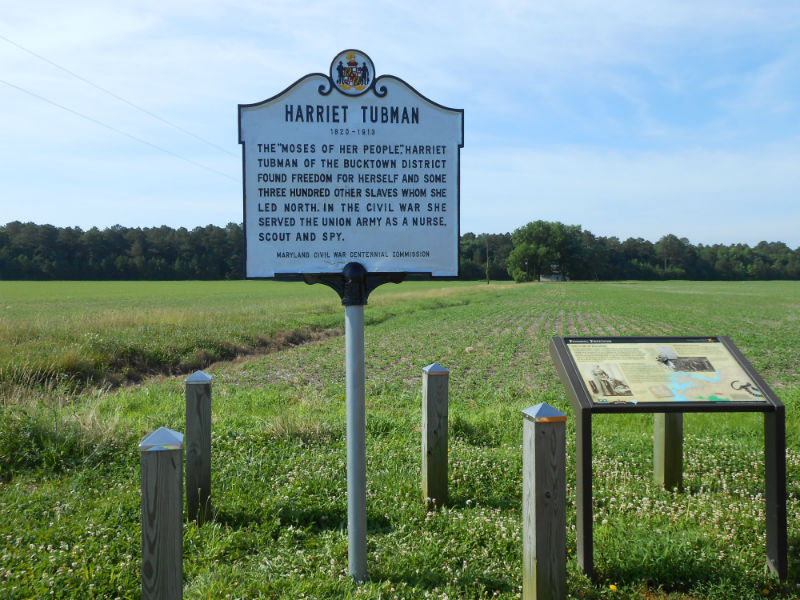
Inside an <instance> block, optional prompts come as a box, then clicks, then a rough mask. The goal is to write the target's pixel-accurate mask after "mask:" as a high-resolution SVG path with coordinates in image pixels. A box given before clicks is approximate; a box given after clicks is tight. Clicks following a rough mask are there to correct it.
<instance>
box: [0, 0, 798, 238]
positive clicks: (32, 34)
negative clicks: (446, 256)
mask: <svg viewBox="0 0 800 600" xmlns="http://www.w3.org/2000/svg"><path fill="white" fill-rule="evenodd" d="M0 36H1V37H0V137H1V138H2V141H3V143H2V144H1V145H0V175H1V176H0V223H6V222H8V221H12V220H20V221H33V222H36V223H51V224H54V225H58V226H68V225H69V226H74V225H77V226H80V227H82V228H84V229H87V228H89V227H92V226H98V227H101V228H103V227H108V226H111V225H114V224H120V225H124V226H159V225H162V224H166V225H170V226H172V227H179V226H184V227H188V228H193V227H195V226H202V225H207V224H210V223H213V224H217V225H225V224H226V223H228V222H231V221H233V222H240V221H241V220H242V201H241V197H242V187H241V150H240V146H239V145H238V143H237V134H238V132H237V105H238V104H239V103H251V102H256V101H259V100H262V99H264V98H267V97H270V96H272V95H274V94H276V93H278V92H280V91H282V90H283V89H284V88H285V87H287V86H288V85H290V84H291V83H293V82H294V81H295V80H296V79H298V78H299V77H301V76H302V75H305V74H307V73H312V72H326V71H327V69H328V67H329V65H330V61H331V60H332V58H333V57H334V56H335V55H336V54H337V53H338V52H339V51H340V50H343V49H345V48H359V49H360V50H363V51H364V52H366V53H367V54H369V56H370V57H371V58H372V60H373V61H374V63H375V67H376V73H377V74H378V75H380V74H391V75H396V76H398V77H401V78H402V79H404V80H406V81H407V82H408V83H410V84H411V85H412V86H414V87H415V88H416V89H418V90H419V91H420V92H422V93H423V94H424V95H426V96H427V97H429V98H431V99H432V100H435V101H437V102H439V103H440V104H443V105H446V106H450V107H454V108H463V109H464V111H465V118H464V121H465V132H464V138H465V146H464V148H463V150H462V153H461V231H462V232H466V231H473V232H476V233H482V232H492V233H496V232H507V231H513V230H514V229H515V228H516V227H519V226H521V225H524V224H525V223H527V222H529V221H532V220H535V219H545V220H550V221H561V222H563V223H567V224H577V225H581V226H583V228H584V229H588V230H590V231H592V232H593V233H594V234H595V235H603V236H612V235H615V236H617V237H619V238H620V239H623V240H624V239H626V238H628V237H644V238H646V239H650V240H652V241H656V240H658V239H659V238H660V237H661V236H663V235H665V234H668V233H674V234H676V235H678V236H679V237H687V238H688V239H689V240H690V241H691V242H692V243H695V244H697V243H703V244H713V243H726V244H728V243H737V242H743V243H748V244H751V245H754V244H756V243H758V242H759V241H761V240H767V241H776V240H777V241H784V242H786V243H787V244H789V245H790V246H791V247H792V248H795V247H798V246H800V3H796V2H785V1H770V0H767V1H752V2H744V1H739V0H725V1H716V0H709V1H705V2H698V1H697V0H693V1H689V2H684V1H681V0H653V1H649V2H648V1H644V2H643V1H641V0H638V1H632V0H630V1H629V0H615V1H614V2H607V1H603V2H600V1H594V0H583V1H580V0H576V1H569V0H567V1H564V0H562V1H558V2H555V1H540V2H514V1H507V2H494V3H493V2H458V3H449V2H417V1H415V0H407V1H398V2H361V1H351V2H347V3H333V2H315V1H313V0H312V1H308V2H303V3H299V2H288V1H287V2H270V1H264V2H258V3H254V2H245V1H244V0H229V1H225V0H223V1H219V2H212V1H203V0H197V1H192V2H188V1H182V0H177V1H174V0H170V1H168V2H164V1H163V0H160V1H158V2H156V1H142V2H125V1H120V2H113V3H112V2H107V1H105V0H103V1H97V2H91V1H80V0H78V1H76V2H70V3H62V2H54V1H41V2H35V3H22V2H16V3H11V4H10V5H9V6H6V7H4V9H3V16H2V18H0ZM32 53H33V54H32ZM34 54H35V55H38V56H35V55H34ZM59 67H61V68H59ZM64 69H66V71H65V70H64ZM67 71H69V72H67ZM70 72H71V73H70ZM73 74H74V75H78V76H80V78H78V77H75V76H74V75H73ZM81 78H82V79H81ZM87 82H90V83H87ZM92 84H93V85H92ZM96 86H99V87H100V88H103V89H104V90H107V91H109V92H112V93H113V95H110V94H109V93H107V92H105V91H102V90H100V89H98V87H96ZM126 101H127V102H126ZM54 103H55V104H58V105H59V106H56V105H55V104H54ZM129 103H132V104H134V105H136V107H138V108H136V107H134V106H131V105H130V104H129ZM141 109H143V110H141ZM144 111H147V112H144ZM76 113H79V114H76ZM147 113H151V114H147ZM79 115H82V116H79ZM152 115H156V116H158V117H159V118H160V119H163V120H165V121H167V123H165V122H164V121H161V120H158V119H156V118H154V117H153V116H152ZM187 132H188V133H187Z"/></svg>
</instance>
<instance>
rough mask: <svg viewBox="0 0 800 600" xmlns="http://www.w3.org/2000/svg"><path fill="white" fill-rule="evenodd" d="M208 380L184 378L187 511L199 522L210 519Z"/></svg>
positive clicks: (198, 375) (201, 375)
mask: <svg viewBox="0 0 800 600" xmlns="http://www.w3.org/2000/svg"><path fill="white" fill-rule="evenodd" d="M211 379H212V377H211V375H206V374H205V373H203V372H202V371H197V372H195V373H194V374H193V375H191V376H190V377H187V378H186V512H187V518H188V519H189V520H190V521H195V520H196V521H197V522H198V523H202V522H204V521H207V520H208V519H210V518H211Z"/></svg>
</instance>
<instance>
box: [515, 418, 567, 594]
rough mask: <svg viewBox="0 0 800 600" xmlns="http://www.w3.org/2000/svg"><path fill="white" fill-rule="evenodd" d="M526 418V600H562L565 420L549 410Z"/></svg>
mask: <svg viewBox="0 0 800 600" xmlns="http://www.w3.org/2000/svg"><path fill="white" fill-rule="evenodd" d="M522 415H523V425H522V598H523V600H564V598H566V597H567V520H566V519H567V517H566V513H567V507H566V503H567V497H566V496H567V491H566V490H567V485H566V478H567V474H566V431H565V430H566V420H567V417H566V416H565V415H564V413H562V412H561V411H559V410H556V409H555V408H553V407H552V406H549V405H547V404H537V405H536V406H532V407H531V408H528V409H525V410H524V411H522Z"/></svg>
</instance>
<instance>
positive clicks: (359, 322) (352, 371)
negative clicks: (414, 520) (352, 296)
mask: <svg viewBox="0 0 800 600" xmlns="http://www.w3.org/2000/svg"><path fill="white" fill-rule="evenodd" d="M344 337H345V353H346V359H345V368H346V377H347V557H348V564H349V567H350V576H351V577H352V578H353V579H354V580H355V581H366V579H367V462H366V454H367V450H366V439H365V438H366V434H365V431H366V417H365V412H366V411H365V400H364V305H363V304H359V305H353V306H345V308H344Z"/></svg>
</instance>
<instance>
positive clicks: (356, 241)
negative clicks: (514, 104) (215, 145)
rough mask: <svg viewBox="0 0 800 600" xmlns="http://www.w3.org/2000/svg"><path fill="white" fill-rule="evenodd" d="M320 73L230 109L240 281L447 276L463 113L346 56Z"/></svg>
mask: <svg viewBox="0 0 800 600" xmlns="http://www.w3.org/2000/svg"><path fill="white" fill-rule="evenodd" d="M351 63H352V64H351ZM330 73H331V75H330V76H328V75H324V74H311V75H307V76H305V77H303V78H302V79H300V80H299V81H297V82H296V83H295V84H293V85H292V86H290V87H289V88H288V89H286V90H285V91H284V92H282V93H280V94H279V95H277V96H275V97H274V98H271V99H269V100H265V101H263V102H259V103H257V104H248V105H240V106H239V141H240V143H241V144H242V145H243V169H244V174H243V177H244V222H245V239H246V253H247V258H246V275H247V277H250V278H269V277H274V276H275V275H278V274H303V273H339V272H341V271H342V269H343V268H344V266H345V265H346V264H347V263H349V262H358V263H361V264H362V265H363V266H364V267H365V268H366V270H367V271H368V272H370V273H373V272H384V273H391V272H404V273H427V274H430V275H432V276H435V277H455V276H457V275H458V238H459V149H460V148H461V147H462V146H463V117H464V113H463V111H462V110H458V109H451V108H446V107H443V106H440V105H438V104H436V103H435V102H432V101H430V100H428V99H427V98H425V97H424V96H422V95H421V94H419V93H418V92H417V91H416V90H414V89H413V88H412V87H411V86H409V85H408V84H407V83H405V82H404V81H402V80H401V79H398V78H396V77H393V76H391V75H383V76H379V77H377V78H375V77H374V67H373V66H372V62H371V61H370V60H369V57H367V56H366V55H364V54H363V53H359V52H358V51H345V52H343V53H341V54H340V55H338V56H337V57H336V58H335V59H334V61H333V63H332V65H331V69H330Z"/></svg>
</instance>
